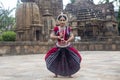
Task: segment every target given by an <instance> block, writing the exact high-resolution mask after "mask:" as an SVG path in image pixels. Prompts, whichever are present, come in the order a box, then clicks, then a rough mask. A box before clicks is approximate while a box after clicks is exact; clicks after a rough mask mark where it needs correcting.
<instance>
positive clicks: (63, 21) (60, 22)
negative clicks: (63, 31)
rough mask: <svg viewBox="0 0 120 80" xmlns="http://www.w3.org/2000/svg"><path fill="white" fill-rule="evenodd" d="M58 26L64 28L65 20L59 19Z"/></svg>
mask: <svg viewBox="0 0 120 80" xmlns="http://www.w3.org/2000/svg"><path fill="white" fill-rule="evenodd" d="M59 24H60V26H61V27H63V26H65V24H66V19H65V18H64V17H61V18H60V19H59Z"/></svg>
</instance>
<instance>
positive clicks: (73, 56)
mask: <svg viewBox="0 0 120 80" xmlns="http://www.w3.org/2000/svg"><path fill="white" fill-rule="evenodd" d="M57 20H58V22H59V26H55V27H54V30H53V32H52V33H51V34H50V37H51V38H52V39H56V40H57V42H56V45H55V47H53V48H52V49H50V50H49V51H48V52H47V54H46V56H45V61H46V65H47V69H48V70H50V71H51V72H53V73H54V74H55V77H57V76H58V75H61V76H69V77H71V75H72V74H74V73H76V72H77V71H78V70H79V69H80V63H81V59H82V58H81V55H80V54H79V52H78V51H77V50H76V49H75V48H74V47H73V46H72V45H71V43H70V42H71V41H72V40H73V39H74V35H73V33H72V32H71V29H70V27H69V26H66V22H67V21H68V18H67V15H65V14H63V13H61V14H60V15H59V16H58V17H57Z"/></svg>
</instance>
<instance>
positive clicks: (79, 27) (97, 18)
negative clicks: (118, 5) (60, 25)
mask: <svg viewBox="0 0 120 80" xmlns="http://www.w3.org/2000/svg"><path fill="white" fill-rule="evenodd" d="M65 12H67V13H68V14H69V15H70V19H69V20H70V24H71V26H72V27H76V31H75V32H76V33H75V34H76V36H81V37H82V40H83V41H84V40H88V41H89V40H93V41H94V40H102V39H103V40H105V39H108V38H112V37H115V36H118V35H119V32H118V23H117V20H116V18H115V12H114V6H113V4H112V2H111V3H105V4H98V5H95V4H94V2H93V0H76V1H75V2H74V3H70V4H68V5H67V6H66V8H65Z"/></svg>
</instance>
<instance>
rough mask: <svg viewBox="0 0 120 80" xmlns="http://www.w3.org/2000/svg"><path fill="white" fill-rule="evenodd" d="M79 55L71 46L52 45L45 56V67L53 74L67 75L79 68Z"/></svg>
mask: <svg viewBox="0 0 120 80" xmlns="http://www.w3.org/2000/svg"><path fill="white" fill-rule="evenodd" d="M81 60H82V58H81V55H80V54H79V53H78V51H77V50H76V49H75V48H74V47H72V46H69V47H65V48H60V47H54V48H52V49H50V50H49V51H48V53H47V54H46V56H45V61H46V66H47V69H48V70H50V71H51V72H53V73H54V74H57V75H61V76H69V75H72V74H74V73H76V72H77V71H79V69H80V63H81Z"/></svg>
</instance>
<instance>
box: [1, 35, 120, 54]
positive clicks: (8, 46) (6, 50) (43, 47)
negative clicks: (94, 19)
mask: <svg viewBox="0 0 120 80" xmlns="http://www.w3.org/2000/svg"><path fill="white" fill-rule="evenodd" d="M116 39H118V40H117V41H115V40H114V41H111V40H108V41H98V42H76V43H72V44H73V46H74V47H75V48H76V49H77V50H79V51H120V37H119V38H116ZM53 46H54V43H45V42H44V43H42V42H33V41H32V42H30V41H26V42H24V41H20V42H0V55H22V54H45V53H46V52H47V51H48V50H49V49H50V48H52V47H53Z"/></svg>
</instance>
